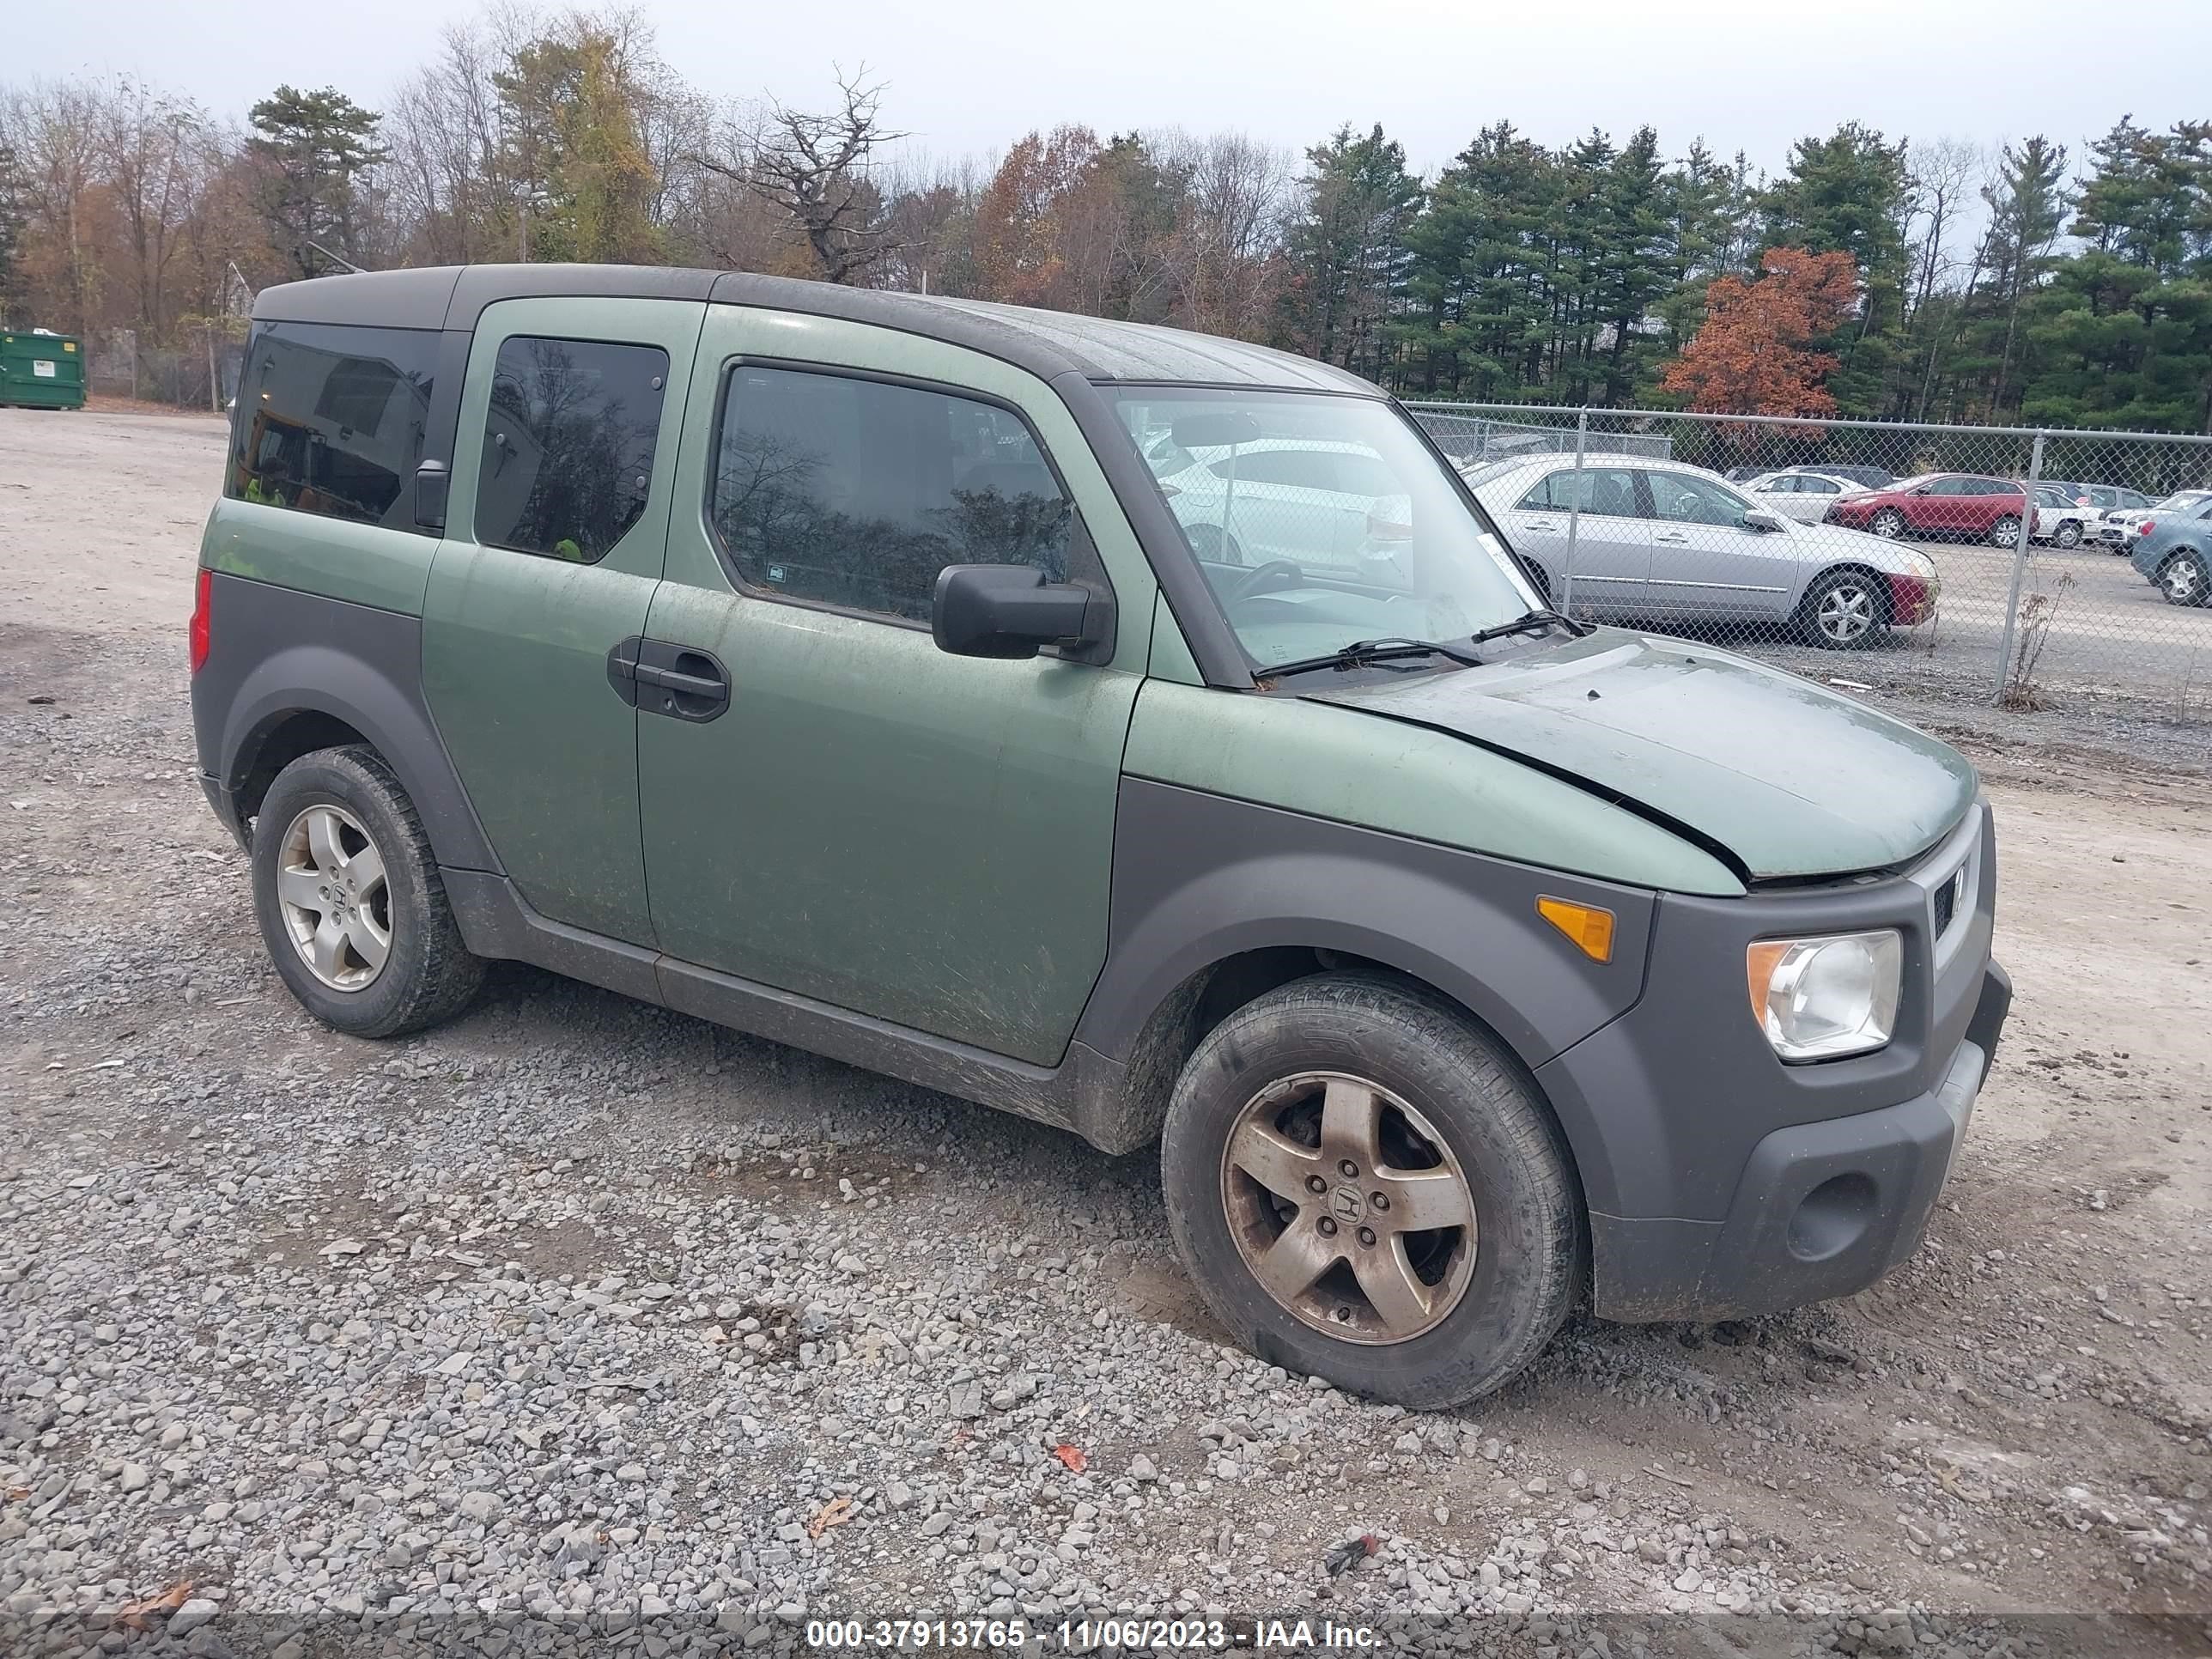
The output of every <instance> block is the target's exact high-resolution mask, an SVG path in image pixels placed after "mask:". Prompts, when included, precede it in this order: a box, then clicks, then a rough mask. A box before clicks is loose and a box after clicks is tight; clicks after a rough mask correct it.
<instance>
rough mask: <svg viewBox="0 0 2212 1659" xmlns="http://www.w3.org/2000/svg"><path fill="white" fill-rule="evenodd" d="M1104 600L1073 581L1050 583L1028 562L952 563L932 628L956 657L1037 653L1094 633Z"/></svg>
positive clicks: (943, 573)
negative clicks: (1095, 610)
mask: <svg viewBox="0 0 2212 1659" xmlns="http://www.w3.org/2000/svg"><path fill="white" fill-rule="evenodd" d="M1093 607H1098V608H1099V609H1102V610H1103V601H1102V600H1101V599H1099V598H1098V597H1097V595H1095V594H1093V593H1092V592H1091V590H1090V589H1089V588H1087V587H1079V586H1076V584H1074V583H1073V582H1048V581H1047V580H1045V574H1044V572H1043V571H1042V570H1039V569H1037V568H1035V567H1034V566H1031V565H1026V564H948V565H946V566H945V568H944V569H942V570H940V571H939V572H938V573H937V594H936V598H935V599H934V601H933V603H932V604H931V605H930V608H929V631H930V633H931V635H933V637H934V638H935V639H936V641H937V648H938V649H939V650H940V651H946V652H950V653H951V654H952V655H954V656H956V657H997V658H1002V659H1007V660H1010V661H1018V660H1019V659H1023V658H1027V657H1034V656H1035V655H1036V653H1037V652H1038V651H1039V650H1040V649H1041V648H1042V647H1045V646H1048V645H1059V644H1061V643H1063V642H1082V641H1087V640H1089V639H1090V638H1091V629H1090V626H1089V624H1090V623H1092V622H1093V621H1094V620H1096V618H1094V617H1093V616H1092V611H1093Z"/></svg>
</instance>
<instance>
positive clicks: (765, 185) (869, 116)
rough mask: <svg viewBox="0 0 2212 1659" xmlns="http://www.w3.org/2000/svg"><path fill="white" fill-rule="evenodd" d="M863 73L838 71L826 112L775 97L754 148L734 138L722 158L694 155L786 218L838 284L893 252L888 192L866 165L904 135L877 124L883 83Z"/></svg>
mask: <svg viewBox="0 0 2212 1659" xmlns="http://www.w3.org/2000/svg"><path fill="white" fill-rule="evenodd" d="M866 75H867V69H866V65H865V64H863V65H862V66H861V67H860V69H859V70H856V71H855V72H854V74H852V75H849V76H848V75H847V74H846V73H845V72H844V71H843V70H838V71H837V90H838V93H839V94H840V95H841V98H842V103H841V106H840V107H838V108H837V109H836V110H834V111H832V112H829V113H828V114H819V115H817V114H810V113H808V112H805V111H803V110H795V109H793V108H792V107H791V106H789V105H787V104H785V103H783V102H782V101H781V100H774V101H771V102H770V104H769V108H768V116H767V119H766V121H765V123H764V124H763V129H762V131H760V133H759V134H758V135H757V137H755V138H754V139H753V140H752V141H751V143H750V144H748V143H744V142H743V139H742V137H735V136H733V139H732V142H731V143H728V144H727V145H726V151H725V154H724V155H721V156H719V157H717V156H713V155H706V154H704V153H703V152H702V153H700V154H697V155H694V156H693V158H692V159H693V160H694V161H696V163H697V164H698V165H699V166H700V167H704V168H705V169H706V170H707V171H708V172H710V173H717V174H719V175H720V176H721V177H723V178H725V179H732V180H733V181H735V182H736V183H738V184H739V185H743V186H744V188H745V189H747V190H749V191H752V192H753V193H754V194H755V195H756V196H758V197H760V198H761V199H762V200H763V201H764V202H767V203H769V204H770V205H772V206H774V207H775V208H778V209H780V210H782V211H783V212H784V213H785V214H787V215H788V216H790V219H791V222H792V223H793V226H794V227H795V228H797V229H798V231H799V234H801V235H802V236H804V237H805V239H806V244H807V246H808V247H809V248H811V250H812V251H813V254H814V258H815V261H816V263H817V264H818V265H819V266H820V268H821V272H822V275H823V277H825V278H826V279H827V280H829V281H830V282H833V283H854V282H856V281H857V279H858V278H859V276H860V274H861V273H862V272H864V271H866V270H868V269H869V268H870V267H871V266H872V265H875V264H878V263H879V262H880V261H881V260H882V259H883V258H884V257H885V255H886V254H888V253H889V252H890V234H889V233H888V231H887V229H886V228H885V226H884V221H883V194H882V192H881V191H879V190H878V189H877V187H876V185H875V182H874V180H873V179H871V178H870V177H869V176H868V170H869V163H870V161H871V160H872V156H873V155H874V152H875V149H876V147H877V146H878V145H879V144H888V143H893V142H895V141H896V140H897V139H900V138H903V137H906V135H905V134H904V133H902V132H886V131H884V130H883V128H882V127H881V126H880V125H878V105H879V104H880V102H881V100H882V98H883V92H884V88H883V83H882V82H874V83H873V84H871V83H870V82H868V81H867V79H866Z"/></svg>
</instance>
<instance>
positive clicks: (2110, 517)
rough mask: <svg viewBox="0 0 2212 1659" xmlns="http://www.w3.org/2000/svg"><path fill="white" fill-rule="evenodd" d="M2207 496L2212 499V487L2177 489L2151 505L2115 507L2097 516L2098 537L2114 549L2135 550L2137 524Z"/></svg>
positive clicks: (2188, 506) (2205, 499)
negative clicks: (2098, 517)
mask: <svg viewBox="0 0 2212 1659" xmlns="http://www.w3.org/2000/svg"><path fill="white" fill-rule="evenodd" d="M2208 500H2212V489H2177V490H2175V491H2174V492H2173V494H2172V495H2168V496H2167V497H2166V499H2165V500H2164V501H2153V502H2152V503H2151V504H2150V505H2148V507H2115V508H2112V509H2111V510H2109V511H2107V512H2106V514H2105V516H2104V517H2103V518H2102V519H2100V520H2098V522H2097V526H2096V529H2095V532H2094V533H2095V535H2096V538H2097V539H2098V541H2100V542H2101V543H2102V544H2104V545H2105V546H2106V548H2108V549H2110V550H2112V552H2115V553H2121V554H2125V553H2129V552H2132V551H2133V550H2134V544H2135V537H2136V526H2138V525H2140V524H2141V523H2142V521H2143V520H2145V519H2155V518H2156V517H2158V515H2159V514H2160V513H2168V514H2172V513H2181V512H2185V511H2186V510H2187V509H2188V508H2190V507H2195V506H2196V505H2197V503H2198V502H2200V501H2208Z"/></svg>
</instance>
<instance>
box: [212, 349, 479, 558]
mask: <svg viewBox="0 0 2212 1659" xmlns="http://www.w3.org/2000/svg"><path fill="white" fill-rule="evenodd" d="M437 351H438V336H437V333H436V332H435V331H434V330H429V329H410V328H362V327H357V326H354V325H346V324H335V323H262V324H259V325H256V327H255V328H254V330H253V332H252V336H251V337H249V338H248V340H247V342H246V367H245V370H244V373H243V374H242V375H241V377H240V383H239V389H238V401H237V403H236V404H234V406H233V408H232V410H231V426H230V467H229V471H228V476H227V477H225V479H224V481H223V494H224V495H228V496H229V497H230V498H231V499H232V500H234V501H256V502H260V503H263V504H264V505H267V506H270V507H287V508H289V509H290V510H291V511H293V512H295V513H316V514H319V515H320V516H322V517H325V518H332V519H349V520H353V521H354V522H356V523H360V524H374V525H380V526H384V527H385V528H386V529H389V530H408V531H411V530H414V529H415V528H416V524H415V514H414V501H415V494H414V491H413V490H412V489H410V487H409V486H410V483H412V481H413V479H414V477H415V469H416V466H417V465H419V464H420V463H421V461H422V441H423V434H424V431H425V430H426V428H428V424H429V415H430V394H431V378H432V371H433V369H434V368H435V364H436V361H437ZM423 533H425V534H435V533H436V532H435V531H432V532H423Z"/></svg>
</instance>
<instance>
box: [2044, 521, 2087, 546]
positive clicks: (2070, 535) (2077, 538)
mask: <svg viewBox="0 0 2212 1659" xmlns="http://www.w3.org/2000/svg"><path fill="white" fill-rule="evenodd" d="M2051 540H2053V541H2055V542H2057V544H2058V545H2059V546H2061V547H2079V546H2081V521H2080V520H2077V519H2069V520H2066V522H2065V523H2064V524H2062V525H2060V526H2058V530H2057V533H2056V534H2055V535H2053V536H2052V537H2051Z"/></svg>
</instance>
